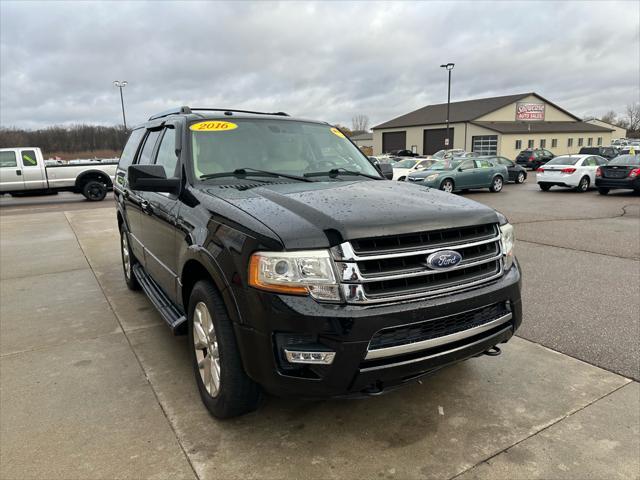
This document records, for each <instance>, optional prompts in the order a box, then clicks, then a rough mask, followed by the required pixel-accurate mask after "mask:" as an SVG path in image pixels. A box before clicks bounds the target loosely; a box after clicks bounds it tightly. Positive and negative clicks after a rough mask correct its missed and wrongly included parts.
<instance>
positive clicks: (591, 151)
mask: <svg viewBox="0 0 640 480" xmlns="http://www.w3.org/2000/svg"><path fill="white" fill-rule="evenodd" d="M580 153H586V154H594V153H595V154H596V155H597V154H599V153H600V149H599V148H589V147H583V148H581V149H580Z"/></svg>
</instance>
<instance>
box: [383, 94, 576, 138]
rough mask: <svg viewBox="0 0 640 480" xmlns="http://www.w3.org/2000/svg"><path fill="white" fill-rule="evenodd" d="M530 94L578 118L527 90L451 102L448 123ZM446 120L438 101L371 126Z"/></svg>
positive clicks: (466, 118)
mask: <svg viewBox="0 0 640 480" xmlns="http://www.w3.org/2000/svg"><path fill="white" fill-rule="evenodd" d="M531 95H534V96H536V97H538V98H539V99H540V100H542V101H544V102H546V103H548V104H549V105H552V106H554V107H555V108H557V109H558V110H561V111H562V112H564V113H566V114H567V115H569V116H571V117H573V118H575V119H576V120H580V119H579V118H578V117H576V116H575V115H573V114H571V113H569V112H567V111H566V110H564V109H562V108H560V107H558V106H557V105H555V104H553V103H552V102H550V101H548V100H546V99H544V98H542V97H541V96H540V95H538V94H537V93H534V92H528V93H519V94H516V95H505V96H503V97H489V98H478V99H476V100H465V101H463V102H451V105H450V113H449V123H458V122H470V121H472V120H475V119H476V118H478V117H482V116H484V115H487V114H488V113H491V112H494V111H496V110H498V109H500V108H502V107H506V106H507V105H509V104H511V103H513V102H517V101H518V100H521V99H523V98H526V97H529V96H531ZM446 121H447V104H446V103H440V104H438V105H427V106H426V107H422V108H419V109H418V110H414V111H413V112H410V113H407V114H406V115H401V116H399V117H396V118H394V119H393V120H389V121H388V122H385V123H381V124H380V125H376V126H375V127H373V130H376V129H380V128H397V127H413V126H419V125H435V124H441V123H446Z"/></svg>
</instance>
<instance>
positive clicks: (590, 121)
mask: <svg viewBox="0 0 640 480" xmlns="http://www.w3.org/2000/svg"><path fill="white" fill-rule="evenodd" d="M593 122H600V123H604V124H605V125H611V126H612V127H614V128H620V129H622V130H625V128H624V127H621V126H620V125H616V124H615V123H611V122H605V121H604V120H600V119H599V118H592V119H590V120H587V123H593Z"/></svg>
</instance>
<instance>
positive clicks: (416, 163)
mask: <svg viewBox="0 0 640 480" xmlns="http://www.w3.org/2000/svg"><path fill="white" fill-rule="evenodd" d="M434 163H436V160H435V159H433V160H432V159H421V158H407V159H405V160H400V161H399V162H396V163H394V164H393V179H394V180H400V181H404V180H405V179H406V178H407V176H408V175H409V174H410V173H413V172H417V171H419V170H424V169H425V168H429V167H430V166H431V165H433V164H434Z"/></svg>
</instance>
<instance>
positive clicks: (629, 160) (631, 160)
mask: <svg viewBox="0 0 640 480" xmlns="http://www.w3.org/2000/svg"><path fill="white" fill-rule="evenodd" d="M607 165H640V155H620V156H619V157H616V158H614V159H613V160H611V161H610V162H609V163H608V164H607Z"/></svg>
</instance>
